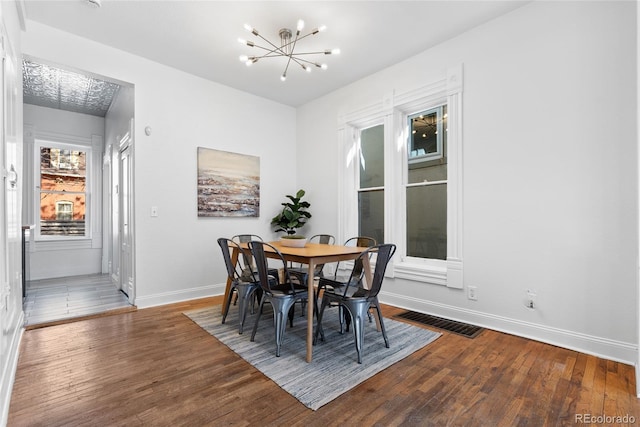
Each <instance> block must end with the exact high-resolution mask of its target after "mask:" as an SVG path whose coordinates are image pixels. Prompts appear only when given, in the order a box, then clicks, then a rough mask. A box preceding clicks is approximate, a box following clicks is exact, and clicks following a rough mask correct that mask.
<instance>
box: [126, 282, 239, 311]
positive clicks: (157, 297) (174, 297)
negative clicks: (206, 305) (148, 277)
mask: <svg viewBox="0 0 640 427" xmlns="http://www.w3.org/2000/svg"><path fill="white" fill-rule="evenodd" d="M225 287H226V284H225V283H221V284H216V285H205V286H200V287H196V288H190V289H180V290H179V291H173V292H164V293H161V294H154V295H142V296H140V295H138V296H136V298H135V301H134V305H135V306H136V307H138V308H149V307H156V306H159V305H166V304H173V303H176V302H183V301H189V300H193V299H199V298H208V297H212V296H216V295H224V290H225Z"/></svg>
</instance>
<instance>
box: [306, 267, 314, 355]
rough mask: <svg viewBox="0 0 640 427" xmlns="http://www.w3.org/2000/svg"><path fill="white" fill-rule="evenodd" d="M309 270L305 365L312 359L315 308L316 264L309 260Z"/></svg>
mask: <svg viewBox="0 0 640 427" xmlns="http://www.w3.org/2000/svg"><path fill="white" fill-rule="evenodd" d="M308 268H309V270H308V271H307V292H308V295H309V300H308V301H307V363H311V360H312V359H313V307H315V301H313V298H315V293H314V286H313V285H314V281H315V277H313V273H314V270H315V269H316V264H315V262H314V261H313V259H311V260H309V264H308Z"/></svg>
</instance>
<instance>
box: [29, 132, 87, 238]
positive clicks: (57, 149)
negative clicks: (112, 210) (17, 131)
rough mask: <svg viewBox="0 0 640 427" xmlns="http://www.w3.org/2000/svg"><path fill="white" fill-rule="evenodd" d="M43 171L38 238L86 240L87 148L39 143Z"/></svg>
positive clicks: (41, 169) (40, 181) (47, 142)
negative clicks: (83, 238) (84, 238)
mask: <svg viewBox="0 0 640 427" xmlns="http://www.w3.org/2000/svg"><path fill="white" fill-rule="evenodd" d="M36 153H37V155H38V156H39V163H38V164H39V165H40V168H39V170H38V173H37V175H38V176H37V179H36V182H37V184H36V185H37V186H38V190H39V191H38V193H39V203H38V206H37V209H38V212H39V221H38V230H37V231H38V236H39V237H41V238H56V239H59V238H69V237H85V236H86V231H85V230H86V224H85V221H86V216H87V196H88V192H87V189H88V186H87V165H88V164H89V163H88V161H87V160H88V156H89V150H88V149H87V148H85V147H79V146H72V145H69V144H59V143H54V142H49V141H46V142H45V141H39V143H38V144H37V148H36Z"/></svg>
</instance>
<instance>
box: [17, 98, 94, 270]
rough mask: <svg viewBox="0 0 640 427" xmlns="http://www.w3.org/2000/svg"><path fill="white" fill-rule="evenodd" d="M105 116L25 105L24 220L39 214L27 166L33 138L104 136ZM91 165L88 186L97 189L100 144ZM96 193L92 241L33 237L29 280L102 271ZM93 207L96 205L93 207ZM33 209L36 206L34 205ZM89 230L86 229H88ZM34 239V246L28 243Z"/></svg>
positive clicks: (28, 221) (31, 220)
mask: <svg viewBox="0 0 640 427" xmlns="http://www.w3.org/2000/svg"><path fill="white" fill-rule="evenodd" d="M104 125H105V120H104V118H102V117H96V116H91V115H88V114H80V113H73V112H70V111H63V110H57V109H53V108H45V107H40V106H36V105H30V104H25V105H24V126H25V129H27V131H26V132H25V136H24V146H25V150H24V164H25V173H28V174H29V175H30V176H26V177H25V181H27V182H29V183H30V184H31V185H29V187H28V188H27V187H26V188H25V189H24V190H25V191H24V197H25V198H29V201H28V203H26V205H27V206H28V208H27V209H25V212H23V217H24V218H25V220H24V222H25V224H36V222H37V221H38V215H37V214H36V212H35V210H34V207H33V206H34V204H35V201H34V196H33V190H34V185H33V184H32V183H33V173H34V171H33V169H32V168H30V167H28V166H33V164H34V153H33V146H34V141H35V139H47V138H48V137H50V136H51V135H54V136H55V137H61V138H73V139H75V138H81V139H83V140H84V139H86V140H87V141H89V142H90V141H91V139H92V136H98V137H100V138H99V139H103V138H104ZM93 149H94V150H95V151H94V152H93V153H92V158H91V165H92V166H93V167H94V168H96V166H97V168H96V169H97V170H95V171H94V173H92V174H91V176H90V179H93V180H94V181H97V182H93V183H92V184H90V185H91V189H93V190H94V191H95V190H100V188H101V187H102V178H101V177H102V170H101V169H102V168H101V165H102V152H103V145H100V146H99V147H93ZM96 195H97V194H93V197H92V198H91V199H89V201H90V204H89V206H88V208H89V212H90V218H91V220H90V222H89V223H88V224H89V225H90V227H91V229H92V230H91V231H92V233H91V236H92V240H93V241H92V242H91V241H86V242H84V244H83V243H80V242H78V241H73V242H58V241H56V242H52V241H48V242H44V241H35V242H34V241H33V239H31V241H30V244H29V245H28V248H27V250H28V258H29V262H28V263H27V265H28V271H27V275H28V276H27V278H28V280H40V279H49V278H53V277H65V276H77V275H84V274H97V273H100V272H101V271H102V266H101V260H102V208H101V206H102V203H101V198H100V197H98V198H97V199H96ZM94 208H95V209H94ZM35 209H38V207H37V206H36V207H35ZM87 231H89V230H87ZM31 243H33V246H32V245H31Z"/></svg>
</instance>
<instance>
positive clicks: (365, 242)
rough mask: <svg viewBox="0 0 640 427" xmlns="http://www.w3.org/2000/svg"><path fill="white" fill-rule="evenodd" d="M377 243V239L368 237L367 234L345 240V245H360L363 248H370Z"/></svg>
mask: <svg viewBox="0 0 640 427" xmlns="http://www.w3.org/2000/svg"><path fill="white" fill-rule="evenodd" d="M376 244H377V242H376V239H374V238H373V237H367V236H356V237H352V238H350V239H347V241H346V242H344V245H345V246H359V247H361V248H370V247H372V246H375V245H376Z"/></svg>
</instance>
